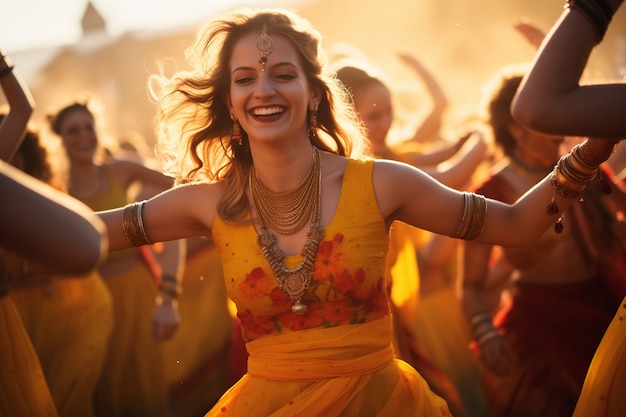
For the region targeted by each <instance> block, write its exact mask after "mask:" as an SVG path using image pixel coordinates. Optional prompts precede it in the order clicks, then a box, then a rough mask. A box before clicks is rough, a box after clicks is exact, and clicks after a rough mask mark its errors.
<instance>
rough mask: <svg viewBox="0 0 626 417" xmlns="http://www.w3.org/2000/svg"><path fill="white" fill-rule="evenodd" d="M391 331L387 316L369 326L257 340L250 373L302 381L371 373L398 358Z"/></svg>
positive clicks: (253, 343)
mask: <svg viewBox="0 0 626 417" xmlns="http://www.w3.org/2000/svg"><path fill="white" fill-rule="evenodd" d="M391 329H392V326H391V316H387V317H386V318H384V319H380V320H375V321H372V322H368V323H365V324H358V325H352V326H338V327H331V328H326V329H310V330H305V331H300V332H294V333H288V334H284V335H279V336H272V337H264V338H261V339H257V340H253V341H251V342H249V343H248V344H247V345H246V348H247V349H248V353H249V354H250V357H249V358H248V374H250V375H251V376H256V377H259V378H263V379H269V380H272V381H299V382H302V381H317V380H320V379H326V378H336V377H342V376H353V375H365V374H369V373H372V372H375V371H377V370H379V369H381V368H383V367H384V366H385V365H387V364H388V363H389V362H390V361H391V360H392V359H393V357H394V352H393V347H392V344H391V340H392V335H391V332H392V330H391ZM320 333H323V336H322V335H321V334H320Z"/></svg>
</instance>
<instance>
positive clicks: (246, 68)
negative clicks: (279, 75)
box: [231, 61, 298, 74]
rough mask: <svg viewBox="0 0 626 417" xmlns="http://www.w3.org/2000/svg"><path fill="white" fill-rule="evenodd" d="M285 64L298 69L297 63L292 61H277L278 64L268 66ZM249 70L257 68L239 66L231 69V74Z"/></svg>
mask: <svg viewBox="0 0 626 417" xmlns="http://www.w3.org/2000/svg"><path fill="white" fill-rule="evenodd" d="M284 65H286V66H289V67H292V68H295V69H298V67H297V65H296V64H294V63H293V62H290V61H283V62H277V63H276V64H273V65H270V66H268V68H275V67H281V66H284ZM249 70H256V68H255V67H237V68H234V69H233V70H232V71H231V74H234V73H235V72H237V71H249Z"/></svg>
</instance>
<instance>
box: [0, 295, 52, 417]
mask: <svg viewBox="0 0 626 417" xmlns="http://www.w3.org/2000/svg"><path fill="white" fill-rule="evenodd" d="M0 387H2V388H1V389H0V417H16V416H19V417H57V416H58V414H57V410H56V407H55V405H54V401H53V400H52V396H51V395H50V391H49V389H48V385H47V384H46V380H45V377H44V375H43V371H42V370H41V365H40V364H39V359H38V358H37V353H36V352H35V349H33V345H32V344H31V341H30V339H29V337H28V334H27V333H26V330H25V329H24V325H23V324H22V320H21V318H20V315H19V313H18V312H17V310H16V308H15V305H14V304H13V300H11V297H10V296H8V295H3V296H0Z"/></svg>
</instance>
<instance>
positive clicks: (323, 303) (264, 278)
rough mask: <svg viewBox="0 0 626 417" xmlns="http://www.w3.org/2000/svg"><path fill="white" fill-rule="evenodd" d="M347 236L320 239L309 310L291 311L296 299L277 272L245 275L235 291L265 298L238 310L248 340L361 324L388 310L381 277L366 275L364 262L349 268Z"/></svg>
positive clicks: (308, 296)
mask: <svg viewBox="0 0 626 417" xmlns="http://www.w3.org/2000/svg"><path fill="white" fill-rule="evenodd" d="M344 243H345V242H344V235H343V234H341V233H336V234H335V235H334V236H333V237H332V239H330V240H325V241H323V242H320V245H319V248H318V253H317V257H316V259H315V266H314V273H313V275H314V277H313V280H312V281H311V284H310V286H309V289H308V290H307V292H306V294H305V297H304V299H303V300H302V302H303V303H305V304H306V305H307V308H308V310H307V312H306V313H305V314H303V315H297V314H293V312H292V311H291V306H292V305H293V301H292V300H290V299H289V297H287V295H286V294H285V293H284V292H283V291H282V290H281V289H280V287H279V286H278V283H277V282H276V279H275V278H274V276H273V275H271V274H269V273H266V272H265V270H264V269H263V268H261V267H256V268H254V269H253V270H252V271H250V272H249V273H247V274H246V275H245V279H244V280H243V281H241V282H240V283H239V284H238V286H237V290H238V291H239V292H240V294H241V295H242V296H243V297H245V298H246V299H247V300H259V299H262V300H265V302H264V303H263V304H262V305H261V304H258V303H257V305H256V306H255V308H253V309H252V311H254V313H253V312H252V311H251V310H250V309H246V308H244V309H243V310H239V312H238V313H237V315H238V317H239V319H240V320H241V324H242V328H243V329H244V330H245V337H246V338H247V339H254V338H257V337H260V336H264V335H268V334H276V333H281V332H284V331H288V332H292V331H298V330H305V329H312V328H317V327H334V326H338V325H341V324H348V323H351V324H354V323H363V322H365V321H366V320H367V319H368V318H370V317H381V316H384V315H385V314H388V311H389V305H388V300H387V295H386V290H385V288H384V279H383V277H382V276H381V277H369V280H368V277H367V274H366V272H365V270H364V269H363V268H362V267H360V266H359V267H356V268H354V269H353V270H350V269H349V268H350V266H351V262H350V260H349V257H348V256H347V254H346V252H345V250H346V248H344Z"/></svg>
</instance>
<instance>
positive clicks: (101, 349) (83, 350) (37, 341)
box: [11, 272, 113, 417]
mask: <svg viewBox="0 0 626 417" xmlns="http://www.w3.org/2000/svg"><path fill="white" fill-rule="evenodd" d="M11 297H12V298H13V300H14V302H15V305H16V306H17V309H18V310H19V313H20V316H21V318H22V321H23V323H24V327H25V328H26V331H27V332H28V334H29V336H30V339H31V340H32V343H33V346H34V348H35V351H36V352H37V355H38V357H39V361H40V363H41V367H42V369H43V372H44V374H45V376H46V380H47V382H48V386H49V387H50V392H51V394H52V398H53V399H54V402H55V404H56V407H57V410H58V413H59V416H61V417H63V416H84V417H91V416H93V415H94V410H93V393H94V390H95V387H96V383H97V382H98V378H99V377H100V372H101V370H102V366H103V364H104V358H105V355H106V347H107V344H108V342H109V336H110V334H111V330H112V328H113V313H112V308H111V295H110V294H109V291H108V290H107V288H106V286H105V285H104V283H103V282H102V279H101V278H100V276H99V274H98V273H97V272H93V273H91V274H90V275H87V276H79V277H56V278H50V279H48V280H45V281H40V282H37V283H33V284H32V285H28V284H27V285H24V286H20V287H17V288H14V289H13V291H12V292H11Z"/></svg>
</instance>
